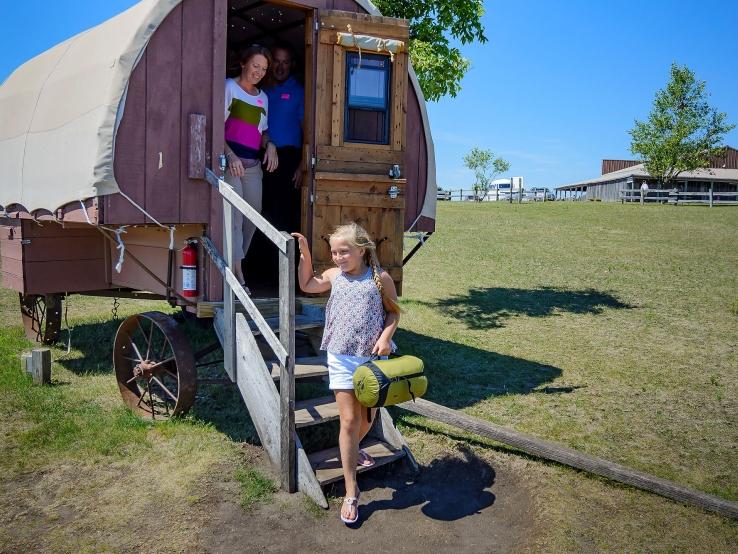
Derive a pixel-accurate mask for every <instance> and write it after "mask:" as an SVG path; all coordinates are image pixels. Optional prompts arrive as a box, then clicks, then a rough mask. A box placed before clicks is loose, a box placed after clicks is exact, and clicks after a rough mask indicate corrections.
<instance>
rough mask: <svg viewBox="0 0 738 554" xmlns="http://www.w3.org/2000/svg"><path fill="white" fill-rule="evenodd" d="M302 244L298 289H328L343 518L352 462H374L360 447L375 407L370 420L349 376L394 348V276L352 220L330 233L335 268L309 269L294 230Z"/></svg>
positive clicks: (350, 515) (327, 334)
mask: <svg viewBox="0 0 738 554" xmlns="http://www.w3.org/2000/svg"><path fill="white" fill-rule="evenodd" d="M292 236H294V237H295V238H296V239H297V241H298V246H299V248H300V266H299V269H298V273H299V279H300V288H301V289H302V290H303V291H305V292H312V293H320V292H325V291H327V290H330V291H331V296H330V299H329V300H328V304H327V305H326V310H325V330H324V332H323V343H322V344H321V349H322V350H327V351H328V377H329V379H330V385H329V386H330V388H331V389H332V390H333V392H334V393H335V395H336V403H337V404H338V415H339V419H340V423H341V429H340V433H339V437H338V446H339V449H340V451H341V466H342V467H343V478H344V482H345V484H346V497H345V498H344V500H343V504H342V505H341V520H342V521H343V522H344V523H347V524H350V523H355V522H356V521H358V519H359V487H358V486H357V484H356V466H357V464H358V465H362V466H365V467H370V466H372V465H374V460H373V459H372V458H371V456H369V454H367V453H366V452H364V451H363V450H359V441H361V439H362V438H364V436H365V435H366V434H367V433H368V432H369V429H370V428H371V425H372V420H373V419H374V414H375V412H376V410H371V413H370V416H369V418H367V417H362V414H364V415H366V410H365V409H364V408H362V406H361V404H359V401H358V400H357V399H356V396H355V395H354V384H353V374H354V371H355V370H356V368H357V367H358V366H359V365H361V364H362V363H364V362H366V361H367V360H369V358H370V357H371V356H372V355H378V356H386V355H388V354H389V353H390V352H391V351H392V349H393V346H394V345H393V343H392V335H393V334H394V332H395V330H396V329H397V324H398V323H399V321H400V307H399V305H398V304H397V292H396V290H395V284H394V282H393V281H392V278H391V277H390V276H389V274H388V273H387V272H386V271H382V269H381V268H380V267H379V261H378V259H377V248H376V246H375V244H374V243H373V242H372V240H371V239H370V238H369V235H368V233H367V232H366V231H365V230H364V229H363V228H361V227H360V226H358V225H357V224H356V223H350V224H348V225H341V226H340V227H338V228H336V230H335V231H334V233H333V234H332V235H331V236H330V239H329V242H330V246H331V256H332V258H333V263H335V264H336V266H337V267H333V268H330V269H327V270H325V271H324V272H323V274H322V275H320V276H317V275H315V274H314V273H313V262H312V258H311V256H310V249H309V248H308V244H307V240H306V239H305V237H304V236H302V235H301V234H299V233H292Z"/></svg>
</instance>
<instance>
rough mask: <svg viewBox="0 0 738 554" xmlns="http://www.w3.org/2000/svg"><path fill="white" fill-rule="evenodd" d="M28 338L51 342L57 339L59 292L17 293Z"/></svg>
mask: <svg viewBox="0 0 738 554" xmlns="http://www.w3.org/2000/svg"><path fill="white" fill-rule="evenodd" d="M18 296H19V298H20V309H21V317H22V318H23V327H24V328H25V330H26V337H28V340H32V341H36V342H40V343H43V344H53V343H55V342H56V341H57V340H58V339H59V331H60V330H61V320H62V299H63V295H61V294H21V293H19V294H18Z"/></svg>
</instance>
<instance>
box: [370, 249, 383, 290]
mask: <svg viewBox="0 0 738 554" xmlns="http://www.w3.org/2000/svg"><path fill="white" fill-rule="evenodd" d="M366 252H367V254H369V256H368V257H369V260H368V262H367V263H368V265H369V267H371V268H372V279H373V280H374V284H375V285H377V289H379V294H380V296H382V297H383V298H384V285H382V278H381V277H380V276H379V260H378V259H377V251H376V250H375V249H373V248H372V249H368V248H367V251H366Z"/></svg>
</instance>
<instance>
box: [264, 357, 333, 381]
mask: <svg viewBox="0 0 738 554" xmlns="http://www.w3.org/2000/svg"><path fill="white" fill-rule="evenodd" d="M267 365H268V366H269V369H270V371H271V373H272V379H274V380H275V381H276V380H279V364H278V363H277V362H274V361H271V362H267ZM324 375H328V362H327V361H326V357H325V356H310V357H306V358H295V379H307V378H308V377H322V376H324Z"/></svg>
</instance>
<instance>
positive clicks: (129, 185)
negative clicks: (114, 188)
mask: <svg viewBox="0 0 738 554" xmlns="http://www.w3.org/2000/svg"><path fill="white" fill-rule="evenodd" d="M147 52H148V50H146V51H144V54H143V56H142V57H141V59H140V60H139V62H138V65H137V66H136V68H135V69H134V70H133V73H132V74H131V78H130V79H129V81H128V92H127V94H126V104H125V109H124V111H123V119H122V120H121V122H120V125H119V126H118V134H117V135H116V137H115V158H114V163H113V172H114V175H115V180H116V181H117V183H118V186H119V187H120V190H121V191H123V192H125V193H126V194H127V195H128V196H130V197H131V198H132V199H133V200H134V201H135V202H136V203H137V204H138V205H139V206H143V205H144V204H145V203H146V164H145V163H144V156H145V153H146V59H147V56H148V54H147ZM103 202H104V203H103V206H104V208H103V223H108V224H120V223H144V215H143V213H141V211H139V210H138V209H137V208H136V207H134V206H133V205H132V204H131V203H130V202H129V201H128V200H126V199H125V198H123V197H122V196H121V195H120V194H108V195H107V196H105V197H104V200H103Z"/></svg>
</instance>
